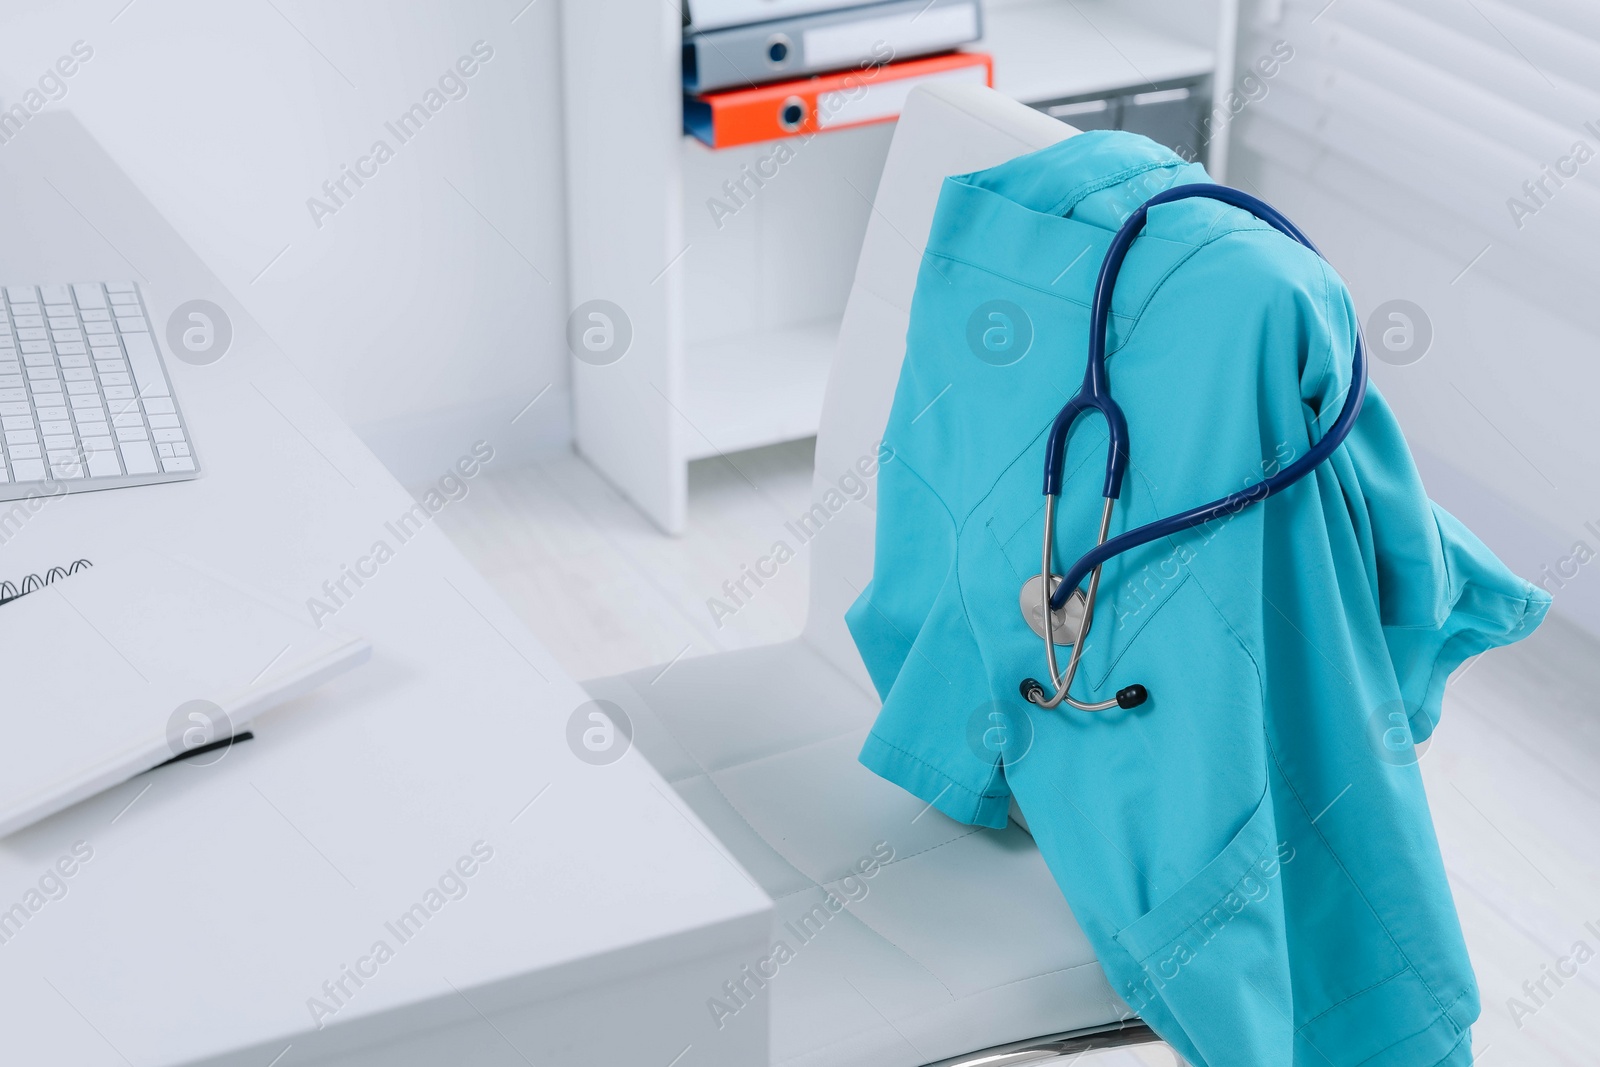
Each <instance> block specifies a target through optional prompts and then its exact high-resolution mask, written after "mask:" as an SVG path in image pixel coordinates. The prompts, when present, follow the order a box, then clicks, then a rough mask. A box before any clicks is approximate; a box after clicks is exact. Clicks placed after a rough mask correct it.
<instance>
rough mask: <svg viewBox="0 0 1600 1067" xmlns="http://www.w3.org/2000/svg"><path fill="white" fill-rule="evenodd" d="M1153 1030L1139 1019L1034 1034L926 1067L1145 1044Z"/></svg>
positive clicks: (1008, 1062) (1010, 1065) (975, 1065)
mask: <svg viewBox="0 0 1600 1067" xmlns="http://www.w3.org/2000/svg"><path fill="white" fill-rule="evenodd" d="M1160 1040H1161V1039H1160V1038H1159V1037H1157V1036H1156V1033H1155V1031H1154V1030H1152V1029H1150V1028H1149V1027H1148V1026H1146V1025H1145V1024H1144V1023H1143V1022H1141V1021H1140V1020H1138V1019H1131V1020H1129V1021H1128V1022H1125V1023H1113V1024H1112V1025H1110V1026H1101V1027H1096V1028H1094V1029H1091V1030H1074V1031H1072V1032H1071V1033H1066V1034H1054V1035H1052V1036H1050V1037H1036V1038H1032V1039H1030V1040H1027V1041H1014V1042H1012V1043H1011V1044H1009V1045H996V1046H994V1047H993V1048H986V1049H982V1050H980V1051H977V1052H968V1053H966V1054H965V1055H962V1056H956V1057H954V1058H953V1059H948V1060H940V1061H939V1062H938V1063H930V1064H928V1067H1022V1065H1023V1064H1028V1063H1044V1062H1046V1061H1049V1060H1055V1059H1065V1058H1067V1057H1069V1056H1070V1057H1073V1058H1076V1057H1078V1056H1081V1055H1083V1054H1084V1053H1085V1052H1095V1051H1099V1050H1101V1049H1108V1048H1121V1047H1123V1046H1125V1045H1146V1044H1149V1043H1151V1042H1155V1041H1160Z"/></svg>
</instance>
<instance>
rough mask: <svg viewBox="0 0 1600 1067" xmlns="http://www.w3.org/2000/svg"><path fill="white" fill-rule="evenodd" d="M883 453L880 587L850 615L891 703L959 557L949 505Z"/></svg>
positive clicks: (876, 581) (876, 566) (876, 571)
mask: <svg viewBox="0 0 1600 1067" xmlns="http://www.w3.org/2000/svg"><path fill="white" fill-rule="evenodd" d="M883 454H884V457H885V458H884V462H883V465H882V466H881V467H880V468H879V472H878V524H877V529H876V531H875V533H874V538H875V543H876V548H875V558H874V560H873V571H872V581H871V582H870V583H868V585H867V587H866V589H865V590H863V591H862V593H861V595H860V596H859V597H857V598H856V602H855V603H854V604H852V605H851V606H850V610H849V611H847V612H846V613H845V625H846V626H848V627H849V629H850V636H851V637H853V638H854V639H855V643H856V649H857V651H859V652H860V653H861V660H862V662H863V663H865V664H866V667H867V673H868V674H869V675H870V676H871V677H872V685H873V688H875V689H876V690H877V691H878V697H879V699H887V698H888V696H889V690H890V689H892V688H893V687H894V683H895V679H896V678H898V677H899V675H900V669H901V668H902V667H903V666H905V662H906V657H907V656H908V655H909V654H910V653H911V646H912V643H913V642H915V641H916V639H917V635H918V634H919V633H921V631H922V627H923V624H924V623H926V622H927V620H928V612H929V611H930V610H931V609H932V608H933V604H934V600H935V599H936V598H937V597H938V595H939V590H940V589H941V588H943V587H944V584H945V581H946V579H947V578H948V577H949V576H950V572H951V570H952V569H953V568H954V566H955V558H956V530H955V522H954V520H952V519H951V517H950V513H949V511H948V510H947V509H946V508H945V506H944V502H943V501H942V500H940V498H939V497H938V495H937V494H936V493H934V491H933V489H932V488H930V487H929V485H928V483H927V482H926V481H924V480H923V479H922V477H921V476H920V475H919V474H917V472H916V471H915V470H913V469H912V468H911V466H910V464H908V463H907V462H906V461H905V460H904V459H903V458H901V457H899V456H897V455H895V454H894V453H893V451H892V450H891V449H889V448H887V447H885V449H884V452H883Z"/></svg>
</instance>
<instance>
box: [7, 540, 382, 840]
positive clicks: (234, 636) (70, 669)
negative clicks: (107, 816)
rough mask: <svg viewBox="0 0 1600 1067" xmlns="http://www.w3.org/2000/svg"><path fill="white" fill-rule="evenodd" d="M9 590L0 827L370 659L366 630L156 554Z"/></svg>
mask: <svg viewBox="0 0 1600 1067" xmlns="http://www.w3.org/2000/svg"><path fill="white" fill-rule="evenodd" d="M0 600H3V603H0V649H4V650H5V661H6V664H7V667H6V671H5V675H4V677H3V678H0V736H3V737H5V739H6V743H5V744H4V745H0V836H5V835H6V834H10V833H13V832H15V831H16V830H19V829H21V828H22V827H25V826H28V825H31V824H32V823H35V822H37V821H39V820H40V819H43V818H46V817H47V816H50V815H53V814H55V813H56V812H59V811H62V810H63V809H65V808H67V807H70V806H71V805H73V804H76V803H78V802H79V801H81V800H84V799H86V798H88V797H90V796H93V795H95V794H97V793H99V792H101V791H103V790H105V789H108V788H110V787H112V786H114V785H117V784H118V783H121V782H124V781H127V780H128V779H129V778H132V777H133V776H134V775H136V774H140V773H142V772H144V771H147V770H150V769H151V768H153V767H156V766H159V765H161V764H163V763H167V762H171V761H173V760H174V759H179V758H184V757H188V756H192V755H194V753H196V752H199V751H209V750H212V749H215V748H217V747H218V746H226V745H227V744H229V743H231V741H232V740H234V739H239V738H241V737H242V736H243V735H244V734H245V733H246V732H247V731H249V730H250V729H251V728H252V726H253V725H254V723H255V720H256V718H257V717H258V716H259V715H261V713H263V712H265V711H267V710H268V709H270V708H273V707H275V706H277V705H280V704H282V703H284V702H286V701H289V700H292V699H294V698H295V697H298V696H301V695H303V694H305V693H307V692H309V691H311V690H312V689H314V688H316V687H317V686H319V685H321V684H323V683H324V682H326V681H328V680H329V679H331V678H333V677H335V676H337V675H339V674H341V673H343V672H345V671H347V670H350V669H352V668H353V667H355V666H357V665H358V664H360V663H363V662H365V661H366V660H367V658H368V657H369V656H370V654H371V646H370V645H368V644H367V642H366V641H365V640H364V639H362V638H360V637H358V636H356V635H354V634H351V633H348V632H346V631H344V630H341V629H338V628H336V627H333V626H331V625H325V626H323V627H320V628H319V627H317V626H315V625H313V623H312V622H311V620H310V619H309V618H308V617H307V616H306V615H305V614H304V612H296V611H295V610H294V609H293V608H292V606H290V605H282V604H278V603H274V602H272V601H271V600H270V599H268V598H266V597H265V596H263V595H262V594H259V593H256V592H253V591H251V590H249V589H247V588H245V587H243V586H241V585H239V584H237V583H236V582H234V581H233V580H232V579H231V578H229V577H227V576H225V575H221V574H218V573H215V572H212V571H208V570H205V569H202V568H200V567H198V566H196V565H193V564H188V563H183V562H180V561H178V560H175V559H171V558H169V557H167V556H165V555H163V554H161V553H158V552H154V551H147V550H129V551H127V552H125V553H123V554H121V555H118V556H115V557H111V558H100V557H96V558H95V560H94V561H93V563H92V564H91V563H90V561H88V560H76V561H74V562H72V563H71V564H64V565H62V566H60V567H56V568H53V569H50V570H46V571H43V572H41V573H39V574H37V575H29V576H26V577H20V578H19V577H16V576H10V580H9V581H8V582H3V583H0ZM262 743H269V742H267V740H266V738H265V737H264V739H263V740H262V741H257V742H256V744H262Z"/></svg>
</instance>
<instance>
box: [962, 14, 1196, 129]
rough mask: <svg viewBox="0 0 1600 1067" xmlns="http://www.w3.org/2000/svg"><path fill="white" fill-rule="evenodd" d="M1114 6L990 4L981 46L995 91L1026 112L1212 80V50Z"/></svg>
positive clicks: (985, 18)
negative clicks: (1153, 86)
mask: <svg viewBox="0 0 1600 1067" xmlns="http://www.w3.org/2000/svg"><path fill="white" fill-rule="evenodd" d="M1119 6H1120V5H1119V4H1117V3H1116V2H1115V0H1083V2H1080V3H1073V4H1067V3H1061V2H1060V0H1035V2H1032V3H1020V4H1005V5H1001V4H991V5H990V6H989V7H987V8H986V9H985V11H984V34H983V40H982V41H981V42H979V43H977V44H975V45H972V46H971V47H972V48H974V49H982V50H984V51H987V52H990V53H992V54H993V55H994V82H995V84H994V87H995V88H996V89H998V90H1000V91H1001V92H1002V93H1005V94H1006V95H1007V96H1009V97H1011V98H1013V99H1015V100H1020V101H1022V102H1023V103H1025V104H1036V103H1040V102H1041V101H1045V100H1056V99H1060V98H1061V97H1065V96H1079V95H1087V94H1090V93H1099V92H1104V91H1107V90H1111V89H1125V88H1130V87H1134V86H1139V85H1148V84H1150V83H1159V82H1165V81H1175V80H1178V79H1182V78H1194V77H1203V76H1205V75H1208V74H1211V73H1212V71H1213V69H1214V67H1215V62H1216V56H1215V54H1214V53H1213V52H1212V51H1211V50H1210V49H1209V48H1201V47H1198V46H1196V45H1193V44H1189V43H1188V42H1185V41H1182V40H1179V39H1178V38H1175V37H1169V36H1166V35H1164V34H1160V33H1157V32H1154V31H1153V30H1151V29H1150V28H1149V27H1148V26H1146V25H1144V24H1142V23H1140V22H1138V21H1135V20H1133V19H1130V18H1129V17H1128V16H1127V15H1126V14H1123V13H1122V11H1120V10H1119Z"/></svg>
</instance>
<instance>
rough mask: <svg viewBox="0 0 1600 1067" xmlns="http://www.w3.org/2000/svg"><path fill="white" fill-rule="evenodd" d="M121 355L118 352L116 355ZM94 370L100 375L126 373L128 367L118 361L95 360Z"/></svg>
mask: <svg viewBox="0 0 1600 1067" xmlns="http://www.w3.org/2000/svg"><path fill="white" fill-rule="evenodd" d="M121 354H122V353H120V352H118V353H117V355H119V356H120V355H121ZM94 369H95V370H97V371H99V372H100V373H101V374H126V373H128V365H127V364H126V363H124V362H122V360H120V359H97V360H95V361H94Z"/></svg>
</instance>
